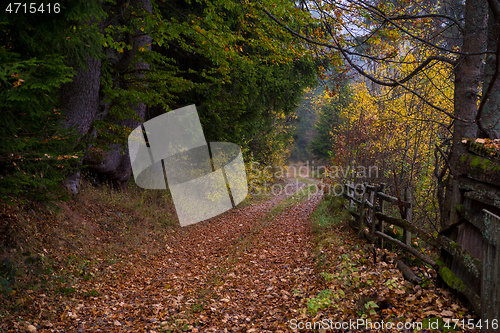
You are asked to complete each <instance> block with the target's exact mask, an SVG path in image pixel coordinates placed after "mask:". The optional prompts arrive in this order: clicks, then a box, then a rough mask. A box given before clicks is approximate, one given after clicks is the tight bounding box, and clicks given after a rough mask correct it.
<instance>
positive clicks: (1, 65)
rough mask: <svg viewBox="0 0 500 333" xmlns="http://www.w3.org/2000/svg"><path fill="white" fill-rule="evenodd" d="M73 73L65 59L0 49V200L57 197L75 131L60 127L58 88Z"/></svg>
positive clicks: (7, 202) (73, 155)
mask: <svg viewBox="0 0 500 333" xmlns="http://www.w3.org/2000/svg"><path fill="white" fill-rule="evenodd" d="M71 74H72V69H71V68H69V67H67V66H65V65H64V63H63V57H61V56H54V55H47V56H45V57H44V59H40V60H39V59H36V58H31V59H22V58H21V55H19V54H17V53H13V52H8V51H6V50H5V49H3V50H0V109H1V110H2V117H3V126H2V127H1V128H0V139H1V140H2V146H1V147H0V170H1V171H0V202H1V203H5V204H12V203H21V202H25V201H26V200H37V201H44V200H47V199H54V197H51V196H48V194H49V193H56V194H57V193H58V192H59V191H58V190H59V186H58V184H59V182H60V181H61V180H63V179H64V176H65V172H66V170H67V168H68V166H69V163H70V161H71V160H72V159H73V158H75V157H77V153H76V152H75V151H73V150H72V146H73V145H74V144H73V143H72V142H74V139H73V140H72V132H71V131H69V130H62V129H61V128H60V127H61V126H60V125H61V122H62V116H61V114H60V112H59V111H58V110H57V109H55V106H56V105H57V103H58V101H57V97H58V95H57V94H58V89H59V87H60V85H61V84H62V83H64V82H68V81H69V80H70V77H71Z"/></svg>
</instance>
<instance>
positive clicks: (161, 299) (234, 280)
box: [58, 183, 321, 332]
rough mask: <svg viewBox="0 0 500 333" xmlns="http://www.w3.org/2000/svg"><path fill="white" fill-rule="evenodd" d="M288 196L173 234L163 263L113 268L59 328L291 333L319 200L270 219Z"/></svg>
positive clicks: (305, 283)
mask: <svg viewBox="0 0 500 333" xmlns="http://www.w3.org/2000/svg"><path fill="white" fill-rule="evenodd" d="M296 185H297V184H295V185H294V186H296ZM299 186H304V184H303V183H300V185H299ZM295 189H296V188H295ZM287 192H288V194H290V193H291V191H290V188H289V190H288V191H287ZM285 197H286V194H283V195H281V196H276V197H274V198H272V199H271V200H268V201H265V202H263V203H260V204H254V205H250V206H246V207H243V208H240V209H234V210H232V211H229V212H227V213H225V214H223V215H221V216H219V217H218V218H214V219H212V220H210V221H206V222H202V223H198V224H195V225H192V226H188V227H184V228H180V229H176V231H177V234H175V235H174V237H172V239H171V241H170V242H169V245H168V250H167V252H166V253H165V254H164V255H163V256H158V257H157V258H155V260H150V261H148V262H144V261H139V262H134V263H133V264H132V263H131V262H129V263H128V265H115V266H116V268H114V269H111V270H110V275H109V278H108V279H107V280H106V282H105V284H99V281H94V282H93V283H92V284H91V285H89V286H87V287H88V288H90V287H93V288H95V289H96V290H98V291H99V293H100V295H99V296H98V297H92V298H91V299H86V300H85V301H79V302H81V303H80V304H79V305H77V306H76V308H75V309H68V312H65V313H63V314H62V315H61V317H60V319H61V322H60V324H62V323H63V322H64V323H66V324H65V325H64V326H66V330H65V331H66V332H177V331H178V332H181V331H190V332H280V331H281V332H285V331H289V329H288V321H289V320H290V319H293V318H297V317H298V314H297V309H299V308H300V307H304V304H303V302H304V299H305V298H307V297H310V296H311V295H309V294H308V291H309V290H313V289H314V284H315V281H316V280H315V276H316V275H315V273H314V262H313V255H312V234H311V231H310V227H309V223H308V218H309V217H310V215H311V213H312V212H313V211H314V208H315V207H316V205H317V203H318V202H319V200H320V198H321V197H320V195H315V196H314V197H311V198H310V199H309V200H307V198H306V199H305V200H304V201H303V202H301V203H298V204H294V205H291V206H290V207H289V208H286V209H285V210H283V211H281V212H277V213H275V214H273V215H272V216H270V215H268V214H270V212H271V210H272V209H273V207H276V206H277V205H278V204H279V203H280V201H281V200H283V199H284V198H285ZM82 287H83V286H82ZM301 302H302V305H301V304H300V303H301ZM58 326H59V325H58Z"/></svg>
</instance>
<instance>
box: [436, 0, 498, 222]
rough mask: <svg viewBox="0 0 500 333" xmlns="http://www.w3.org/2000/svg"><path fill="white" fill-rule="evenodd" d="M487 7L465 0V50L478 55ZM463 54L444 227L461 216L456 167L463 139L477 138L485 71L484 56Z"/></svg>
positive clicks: (475, 0) (457, 79)
mask: <svg viewBox="0 0 500 333" xmlns="http://www.w3.org/2000/svg"><path fill="white" fill-rule="evenodd" d="M487 14H488V6H487V3H486V0H467V1H466V3H465V25H464V36H463V46H462V50H461V51H462V52H463V53H467V54H475V53H481V52H484V51H485V49H486V37H487V29H486V26H487V25H486V24H487V17H488V15H487ZM467 54H461V55H460V57H459V58H458V61H457V66H456V67H455V92H454V115H455V116H456V117H457V119H455V125H454V128H453V145H452V149H451V154H450V158H449V161H450V167H451V170H450V174H451V175H450V177H449V179H448V182H447V183H446V185H445V186H446V190H445V191H446V192H445V200H444V203H443V206H442V210H441V226H442V228H446V225H448V224H453V223H454V222H456V219H457V218H458V214H457V212H456V211H455V206H456V205H457V204H459V203H460V201H461V199H460V198H457V196H456V191H454V190H453V181H454V179H455V178H457V177H458V176H459V173H458V171H457V170H456V166H457V165H458V161H459V158H460V156H461V155H462V154H463V153H465V149H464V148H463V146H462V144H461V141H462V138H464V137H466V138H475V137H476V134H477V125H476V123H475V118H476V114H477V105H478V93H479V91H478V89H479V85H480V84H481V80H482V74H483V69H484V68H483V58H484V56H483V55H467Z"/></svg>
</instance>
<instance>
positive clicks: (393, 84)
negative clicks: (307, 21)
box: [259, 3, 455, 110]
mask: <svg viewBox="0 0 500 333" xmlns="http://www.w3.org/2000/svg"><path fill="white" fill-rule="evenodd" d="M259 4H260V3H259ZM260 5H261V7H262V10H263V11H264V12H265V13H266V14H267V16H269V17H270V18H271V19H272V20H273V21H275V22H276V23H278V24H279V25H280V26H281V27H283V28H284V29H286V30H287V31H288V32H290V33H291V34H292V35H294V36H296V37H299V38H301V39H303V40H305V41H307V42H309V43H311V44H314V45H317V46H323V47H326V48H330V49H334V50H337V51H340V53H342V55H343V56H344V58H345V59H346V60H347V62H348V63H349V65H350V66H351V67H352V68H354V69H355V70H356V71H357V72H358V73H360V74H361V75H362V76H364V77H366V78H367V79H369V80H371V81H373V82H375V83H377V84H380V85H383V86H387V87H396V86H398V85H400V84H401V83H405V82H407V81H409V80H410V79H411V78H412V77H414V76H415V75H416V74H417V73H418V72H420V71H421V70H423V69H424V68H425V67H426V66H427V65H428V64H429V63H431V62H432V61H434V60H436V61H443V62H446V63H448V64H450V65H452V66H454V65H455V61H454V60H452V59H449V58H447V57H444V56H431V57H428V58H427V59H426V60H424V62H422V63H421V64H420V65H419V66H418V67H416V68H415V69H414V70H413V71H412V72H411V73H410V74H409V75H407V76H406V77H405V78H403V79H402V80H400V81H399V82H398V81H395V80H391V81H393V82H389V81H382V80H379V79H377V78H375V77H373V76H372V75H370V74H368V73H366V72H365V71H364V70H363V69H362V68H361V67H360V66H358V65H356V64H355V63H354V62H353V61H352V60H351V59H350V58H349V56H348V55H359V56H362V57H365V58H368V59H372V60H378V61H380V60H383V59H376V58H374V57H370V56H366V55H363V54H360V53H356V52H351V51H349V50H346V49H345V48H343V47H341V46H340V43H339V41H338V39H337V37H335V35H333V34H332V33H330V35H331V36H332V38H333V40H334V42H335V44H336V45H333V44H330V43H323V42H318V41H315V40H312V39H310V38H308V37H306V36H304V35H302V34H300V33H298V32H296V31H295V30H293V29H291V28H289V27H288V26H286V25H285V24H283V23H282V22H281V21H280V20H278V19H277V18H276V17H275V16H274V15H273V14H271V13H270V12H269V11H268V10H267V9H266V8H265V7H264V6H263V5H262V4H260ZM436 108H437V107H436ZM437 109H438V110H442V109H440V108H437Z"/></svg>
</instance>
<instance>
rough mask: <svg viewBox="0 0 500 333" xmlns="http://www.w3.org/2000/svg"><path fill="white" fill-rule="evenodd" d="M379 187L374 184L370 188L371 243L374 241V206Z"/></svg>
mask: <svg viewBox="0 0 500 333" xmlns="http://www.w3.org/2000/svg"><path fill="white" fill-rule="evenodd" d="M378 189H379V186H375V187H374V188H373V190H372V192H371V193H370V202H371V204H372V205H371V207H370V220H371V222H372V226H371V231H370V235H371V237H372V241H371V243H372V244H374V243H375V225H376V223H375V207H376V204H377V191H378Z"/></svg>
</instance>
